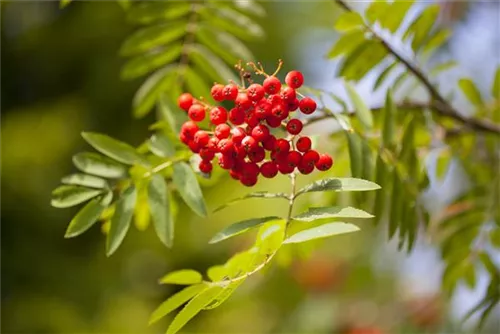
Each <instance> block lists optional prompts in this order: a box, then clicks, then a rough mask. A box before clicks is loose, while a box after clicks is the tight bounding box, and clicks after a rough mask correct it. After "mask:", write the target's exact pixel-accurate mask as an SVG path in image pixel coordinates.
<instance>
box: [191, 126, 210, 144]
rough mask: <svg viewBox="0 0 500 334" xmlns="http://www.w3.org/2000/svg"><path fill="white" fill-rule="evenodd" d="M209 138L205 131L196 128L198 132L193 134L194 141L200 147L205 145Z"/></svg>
mask: <svg viewBox="0 0 500 334" xmlns="http://www.w3.org/2000/svg"><path fill="white" fill-rule="evenodd" d="M209 140H210V137H209V135H208V133H206V131H203V130H198V132H196V133H195V134H194V142H195V144H196V145H198V146H199V147H200V148H202V147H205V146H207V144H208V141H209Z"/></svg>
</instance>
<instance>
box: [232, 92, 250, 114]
mask: <svg viewBox="0 0 500 334" xmlns="http://www.w3.org/2000/svg"><path fill="white" fill-rule="evenodd" d="M234 104H235V106H236V108H238V109H241V110H243V111H246V110H247V109H248V108H250V107H251V106H252V101H250V99H249V98H248V96H247V94H244V93H239V94H238V96H237V97H236V100H234Z"/></svg>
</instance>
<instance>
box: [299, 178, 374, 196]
mask: <svg viewBox="0 0 500 334" xmlns="http://www.w3.org/2000/svg"><path fill="white" fill-rule="evenodd" d="M376 189H380V186H379V185H378V184H375V183H373V182H370V181H367V180H362V179H356V178H328V179H323V180H319V181H316V182H313V183H311V184H309V185H307V186H305V187H304V188H302V189H300V190H299V191H298V192H297V194H296V196H299V195H301V194H304V193H307V192H316V191H337V192H342V191H369V190H376Z"/></svg>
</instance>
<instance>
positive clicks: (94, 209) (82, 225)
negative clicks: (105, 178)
mask: <svg viewBox="0 0 500 334" xmlns="http://www.w3.org/2000/svg"><path fill="white" fill-rule="evenodd" d="M112 199H113V194H112V193H111V192H109V193H107V194H106V195H104V196H101V197H98V198H94V199H93V200H91V201H90V202H88V203H87V204H86V205H85V206H84V207H83V208H82V209H81V210H80V211H78V213H77V214H76V215H75V216H74V217H73V219H72V220H71V222H70V223H69V225H68V228H67V229H66V233H65V234H64V237H65V238H73V237H76V236H78V235H80V234H82V233H83V232H85V231H86V230H88V229H89V228H90V227H91V226H92V225H94V224H95V222H96V221H97V220H98V219H99V217H100V216H101V214H102V213H103V211H104V209H106V207H107V206H108V205H109V204H110V203H111V200H112Z"/></svg>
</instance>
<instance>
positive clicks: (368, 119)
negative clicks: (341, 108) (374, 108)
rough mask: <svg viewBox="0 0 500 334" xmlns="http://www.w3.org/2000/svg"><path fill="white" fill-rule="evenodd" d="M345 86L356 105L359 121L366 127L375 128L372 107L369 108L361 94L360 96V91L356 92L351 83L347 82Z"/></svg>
mask: <svg viewBox="0 0 500 334" xmlns="http://www.w3.org/2000/svg"><path fill="white" fill-rule="evenodd" d="M345 86H346V89H347V94H348V95H349V98H350V99H351V101H352V103H353V105H354V108H355V112H356V115H358V117H359V121H360V122H361V123H362V124H363V125H364V126H365V128H366V129H371V128H373V116H372V113H371V111H370V109H368V107H367V106H366V104H365V103H364V102H363V99H362V98H361V96H359V94H358V92H356V90H355V89H354V87H353V86H352V85H351V84H350V83H348V82H347V83H346V85H345Z"/></svg>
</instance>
